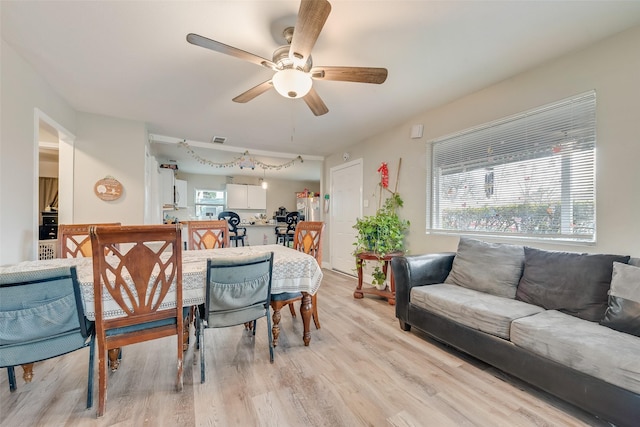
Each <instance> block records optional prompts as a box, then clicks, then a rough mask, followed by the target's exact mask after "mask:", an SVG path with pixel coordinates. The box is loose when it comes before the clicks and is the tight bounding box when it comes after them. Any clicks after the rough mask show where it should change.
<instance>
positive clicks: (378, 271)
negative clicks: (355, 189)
mask: <svg viewBox="0 0 640 427" xmlns="http://www.w3.org/2000/svg"><path fill="white" fill-rule="evenodd" d="M402 205H403V201H402V198H401V197H400V195H399V194H398V193H397V192H396V193H391V196H390V197H388V198H387V199H386V200H385V202H384V204H383V206H382V207H381V208H380V209H378V210H377V212H376V214H375V215H371V216H365V217H364V218H358V219H357V220H356V223H355V225H354V226H353V228H354V229H356V230H358V235H357V239H356V242H355V243H354V246H355V249H354V251H353V255H354V256H356V255H358V254H360V253H362V252H372V253H375V254H377V255H378V256H380V258H382V257H384V256H385V255H386V254H389V253H391V252H397V251H404V237H405V234H406V231H407V229H408V228H409V225H410V223H409V221H407V220H404V219H401V218H400V217H399V216H398V212H397V210H398V208H400V207H402ZM357 263H358V264H360V266H362V267H364V265H365V261H364V260H362V259H359V258H357ZM383 265H384V261H381V260H380V261H379V262H378V263H377V265H376V266H374V268H373V273H372V275H373V285H374V286H376V287H383V286H384V282H385V279H386V277H385V274H384V273H383V271H382V266H383Z"/></svg>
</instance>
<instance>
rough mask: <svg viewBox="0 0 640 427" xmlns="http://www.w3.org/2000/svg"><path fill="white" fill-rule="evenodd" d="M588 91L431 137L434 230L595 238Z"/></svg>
mask: <svg viewBox="0 0 640 427" xmlns="http://www.w3.org/2000/svg"><path fill="white" fill-rule="evenodd" d="M595 145H596V94H595V92H594V91H590V92H588V93H584V94H581V95H578V96H575V97H572V98H570V99H565V100H562V101H559V102H555V103H553V104H549V105H545V106H543V107H539V108H536V109H534V110H531V111H528V112H526V113H521V114H517V115H515V116H512V117H508V118H505V119H501V120H498V121H495V122H491V123H487V124H485V125H482V126H480V127H477V128H473V129H470V130H466V131H463V132H460V133H457V134H455V135H450V136H446V137H443V138H440V139H438V140H436V141H432V143H431V145H430V147H431V159H432V164H431V185H430V188H431V191H432V197H431V201H432V203H431V215H430V219H431V224H430V229H431V231H433V232H444V233H457V234H481V235H482V234H485V235H501V236H506V235H508V236H518V237H525V238H543V239H562V240H575V241H584V242H594V241H595V235H596V222H595V156H596V152H595Z"/></svg>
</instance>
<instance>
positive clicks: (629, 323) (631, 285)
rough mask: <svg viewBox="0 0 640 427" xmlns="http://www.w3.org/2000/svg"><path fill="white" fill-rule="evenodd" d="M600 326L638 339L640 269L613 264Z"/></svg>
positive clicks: (639, 334)
mask: <svg viewBox="0 0 640 427" xmlns="http://www.w3.org/2000/svg"><path fill="white" fill-rule="evenodd" d="M600 324H601V325H604V326H608V327H610V328H613V329H616V330H618V331H622V332H626V333H629V334H633V335H635V336H638V337H640V267H635V266H631V265H626V264H622V263H619V262H614V263H613V276H612V279H611V289H609V306H608V307H607V311H606V312H605V313H604V318H603V319H602V321H601V322H600Z"/></svg>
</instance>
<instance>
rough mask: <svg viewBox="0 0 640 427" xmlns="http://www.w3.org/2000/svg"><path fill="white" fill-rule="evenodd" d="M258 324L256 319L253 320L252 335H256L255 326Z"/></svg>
mask: <svg viewBox="0 0 640 427" xmlns="http://www.w3.org/2000/svg"><path fill="white" fill-rule="evenodd" d="M257 325H258V319H255V320H254V321H253V336H254V337H255V336H256V326H257Z"/></svg>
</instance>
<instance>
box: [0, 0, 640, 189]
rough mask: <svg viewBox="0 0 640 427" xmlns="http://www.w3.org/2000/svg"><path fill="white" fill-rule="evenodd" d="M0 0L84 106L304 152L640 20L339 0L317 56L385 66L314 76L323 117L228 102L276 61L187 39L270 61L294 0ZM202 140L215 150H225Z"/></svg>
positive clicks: (551, 4) (580, 7)
mask: <svg viewBox="0 0 640 427" xmlns="http://www.w3.org/2000/svg"><path fill="white" fill-rule="evenodd" d="M0 4H1V6H0V7H1V8H2V10H1V12H2V16H1V18H2V37H3V39H5V40H6V41H7V42H8V43H9V44H10V45H11V46H13V48H14V49H15V50H16V51H17V52H18V53H20V54H21V55H22V56H23V57H24V58H25V59H26V60H27V61H28V62H30V63H31V64H32V65H33V67H34V68H35V69H36V70H37V71H38V72H39V73H40V74H41V75H43V76H44V78H45V79H46V80H47V81H48V82H49V84H50V85H51V86H52V87H53V88H54V89H55V90H57V91H58V92H59V93H60V94H61V95H62V96H63V97H64V98H65V99H66V100H67V101H68V102H69V103H70V105H71V106H72V107H73V108H75V109H76V110H78V111H84V112H89V113H95V114H102V115H107V116H114V117H121V118H125V119H132V120H137V121H142V122H145V123H147V126H148V129H149V132H150V133H152V134H155V135H160V136H162V137H169V138H168V139H172V138H173V139H176V140H178V139H179V140H183V139H184V140H187V141H191V142H194V143H195V144H196V145H198V144H200V145H205V144H206V143H209V141H210V140H211V138H212V137H213V136H224V137H227V138H228V139H227V142H226V143H225V147H230V148H232V149H236V151H238V150H239V151H242V150H243V149H249V150H263V151H270V152H283V153H292V154H295V155H298V154H300V155H303V157H304V156H305V155H311V156H325V155H328V154H331V153H336V152H340V151H342V149H343V147H345V146H348V145H351V144H354V143H357V142H360V141H362V140H364V139H366V138H368V137H370V136H371V135H374V134H376V133H379V132H380V131H383V130H385V129H387V128H389V127H392V126H394V125H397V124H399V123H402V122H404V121H406V120H408V119H410V118H411V117H412V116H414V115H416V114H418V113H420V112H422V111H425V110H427V109H429V108H432V107H435V106H438V105H441V104H443V103H446V102H449V101H451V100H454V99H456V98H458V97H460V96H463V95H465V94H468V93H471V92H474V91H477V90H480V89H482V88H483V87H486V86H488V85H490V84H493V83H496V82H498V81H501V80H504V79H506V78H509V77H510V76H513V75H515V74H517V73H520V72H522V71H524V70H526V69H529V68H531V67H534V66H536V65H539V64H541V63H543V62H545V61H548V60H550V59H553V58H555V57H558V56H561V55H564V54H566V53H567V52H570V51H575V50H578V49H580V48H582V47H584V46H587V45H589V44H591V43H593V42H594V41H597V40H599V39H602V38H605V37H607V36H609V35H612V34H614V33H617V32H620V31H622V30H624V29H626V28H629V27H631V26H634V25H638V24H640V1H585V2H583V1H515V0H514V1H418V0H414V1H400V0H389V1H382V0H379V1H373V0H371V1H347V0H331V5H332V11H331V14H330V16H329V18H328V20H327V23H326V24H325V26H324V29H323V30H322V32H321V34H320V37H319V39H318V41H317V44H316V45H315V47H314V49H313V61H314V64H315V65H344V66H372V67H385V68H387V69H388V70H389V77H388V78H387V81H386V82H385V83H384V84H382V85H370V84H362V83H346V82H332V81H314V87H315V89H316V90H317V91H318V93H319V94H320V96H321V97H322V99H323V100H324V102H325V103H326V105H327V107H328V108H329V113H328V114H326V115H324V116H320V117H315V116H314V115H313V114H312V113H311V112H310V110H309V109H308V108H307V106H306V105H305V104H304V102H303V101H302V100H289V99H285V98H283V97H281V96H280V95H278V94H277V93H276V92H275V91H274V90H271V91H269V92H267V93H265V94H263V95H260V96H259V97H257V98H256V99H254V100H253V101H251V102H249V103H247V104H238V103H234V102H232V101H231V99H232V98H233V97H235V96H236V95H239V94H240V93H242V92H244V91H245V90H247V89H249V88H250V87H253V86H255V85H257V84H258V83H261V82H263V81H265V80H268V79H270V77H271V76H272V74H273V72H272V71H271V70H268V69H266V68H263V67H259V66H256V65H255V64H252V63H249V62H246V61H242V60H240V59H237V58H234V57H230V56H227V55H223V54H220V53H217V52H213V51H210V50H207V49H203V48H201V47H197V46H194V45H191V44H189V43H187V42H186V40H185V37H186V35H187V34H188V33H191V32H193V33H197V34H200V35H203V36H205V37H208V38H212V39H215V40H218V41H220V42H222V43H225V44H228V45H232V46H234V47H237V48H240V49H243V50H246V51H249V52H251V53H254V54H256V55H259V56H262V57H266V58H271V55H272V52H273V51H274V50H275V49H276V48H277V47H278V46H279V45H280V44H283V41H282V40H281V39H279V37H278V34H279V33H280V31H281V30H282V29H284V27H286V26H290V25H293V24H294V23H295V16H296V14H297V11H298V6H299V2H298V1H297V0H287V1H266V0H262V1H258V0H256V1H249V0H245V1H237V0H235V1H162V2H160V1H84V2H83V1H6V0H3V1H1V2H0ZM409 131H410V130H409V129H407V132H409ZM160 139H162V138H160ZM164 139H167V138H164ZM154 146H156V148H154V149H161V150H159V151H161V152H162V155H163V156H165V157H166V158H167V159H169V158H171V159H175V160H178V164H179V167H180V170H182V171H185V172H194V173H202V172H205V173H223V174H229V171H228V170H226V169H224V170H219V169H218V170H214V169H215V168H211V167H210V166H207V165H201V164H198V163H197V162H195V161H194V160H193V158H192V157H191V156H190V155H188V153H186V151H185V150H183V149H180V148H179V147H178V146H177V145H176V144H154ZM158 147H159V148H158ZM196 149H197V150H198V153H200V155H201V156H202V157H205V158H209V157H210V158H211V160H214V161H221V160H219V159H222V161H225V160H224V159H226V158H228V156H229V155H228V154H227V155H225V154H224V153H222V152H212V151H210V150H206V149H202V148H196ZM233 155H237V153H234V154H233ZM284 161H286V159H285V160H283V161H282V162H284ZM282 162H281V163H282ZM272 163H273V164H276V163H277V162H275V161H274V162H272ZM255 173H259V174H260V175H262V173H263V172H262V170H260V171H255ZM267 174H269V171H267ZM318 177H319V175H318Z"/></svg>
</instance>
